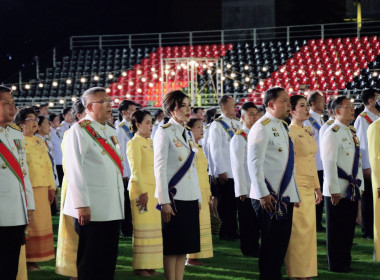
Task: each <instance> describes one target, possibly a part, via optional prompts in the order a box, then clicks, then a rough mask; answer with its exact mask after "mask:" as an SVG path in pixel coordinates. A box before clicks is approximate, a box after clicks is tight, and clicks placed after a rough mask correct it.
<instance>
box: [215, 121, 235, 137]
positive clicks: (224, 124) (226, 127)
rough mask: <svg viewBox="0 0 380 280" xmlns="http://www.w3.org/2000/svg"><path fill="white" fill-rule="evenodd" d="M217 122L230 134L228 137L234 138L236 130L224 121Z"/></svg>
mask: <svg viewBox="0 0 380 280" xmlns="http://www.w3.org/2000/svg"><path fill="white" fill-rule="evenodd" d="M216 121H217V122H219V123H220V124H221V125H222V126H223V128H224V130H225V131H226V132H227V133H228V135H229V136H230V137H231V138H232V137H233V136H234V130H233V129H232V128H230V126H229V125H228V124H227V123H226V122H225V121H223V120H216Z"/></svg>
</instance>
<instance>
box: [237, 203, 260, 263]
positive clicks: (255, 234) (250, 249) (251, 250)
mask: <svg viewBox="0 0 380 280" xmlns="http://www.w3.org/2000/svg"><path fill="white" fill-rule="evenodd" d="M256 201H257V200H256ZM237 211H238V219H239V229H240V250H241V252H242V254H243V255H246V256H253V257H258V256H259V238H260V229H259V220H258V217H257V215H256V212H255V210H254V209H253V206H252V202H251V200H250V199H249V198H246V199H245V200H244V201H241V200H240V199H239V200H238V203H237Z"/></svg>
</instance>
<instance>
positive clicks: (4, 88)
mask: <svg viewBox="0 0 380 280" xmlns="http://www.w3.org/2000/svg"><path fill="white" fill-rule="evenodd" d="M3 92H12V90H11V89H10V88H9V87H5V86H0V94H1V93H3Z"/></svg>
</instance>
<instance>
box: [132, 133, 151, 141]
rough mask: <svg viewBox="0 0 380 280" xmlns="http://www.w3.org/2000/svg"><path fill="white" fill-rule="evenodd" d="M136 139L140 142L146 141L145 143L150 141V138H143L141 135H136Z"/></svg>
mask: <svg viewBox="0 0 380 280" xmlns="http://www.w3.org/2000/svg"><path fill="white" fill-rule="evenodd" d="M133 138H134V139H137V140H139V141H144V142H147V141H149V139H150V138H145V137H142V136H140V135H138V134H137V133H135V136H134V137H133Z"/></svg>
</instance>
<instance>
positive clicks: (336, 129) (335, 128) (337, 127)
mask: <svg viewBox="0 0 380 280" xmlns="http://www.w3.org/2000/svg"><path fill="white" fill-rule="evenodd" d="M339 129H340V126H339V125H337V124H336V125H334V126H333V128H332V130H334V131H335V132H337V131H338V130H339Z"/></svg>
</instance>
